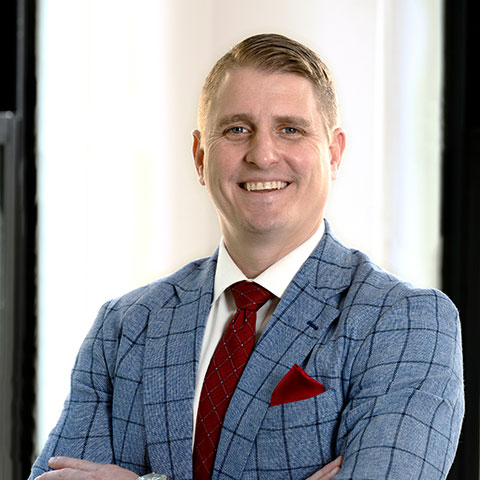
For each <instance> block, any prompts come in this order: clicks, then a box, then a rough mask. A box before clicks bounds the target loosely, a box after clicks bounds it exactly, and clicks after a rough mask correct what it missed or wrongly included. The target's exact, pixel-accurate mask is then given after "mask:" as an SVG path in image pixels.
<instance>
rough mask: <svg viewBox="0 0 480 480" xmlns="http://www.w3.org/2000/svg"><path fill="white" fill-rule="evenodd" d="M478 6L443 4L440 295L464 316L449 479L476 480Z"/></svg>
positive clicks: (473, 2) (469, 1)
mask: <svg viewBox="0 0 480 480" xmlns="http://www.w3.org/2000/svg"><path fill="white" fill-rule="evenodd" d="M479 22H480V7H479V3H478V1H477V0H445V37H444V38H445V75H444V80H445V83H444V85H445V87H444V132H443V138H444V149H443V185H442V199H443V201H442V234H443V245H444V246H443V271H442V281H443V290H444V291H445V293H447V294H448V295H449V296H450V297H451V298H452V300H453V301H454V302H455V304H456V305H457V307H458V309H459V311H460V319H461V324H462V335H463V349H464V354H463V355H464V374H465V399H466V413H465V419H464V424H463V429H462V435H461V437H460V445H459V449H458V452H457V456H456V459H455V463H454V465H453V467H452V470H451V472H450V474H449V476H448V478H449V480H460V479H462V480H465V479H470V478H471V479H475V478H479V448H480V445H479V406H480V398H479V358H480V349H479V319H480V303H479V301H480V89H479V85H480V74H479V69H478V67H477V64H478V47H479V46H480V33H479V29H478V24H479Z"/></svg>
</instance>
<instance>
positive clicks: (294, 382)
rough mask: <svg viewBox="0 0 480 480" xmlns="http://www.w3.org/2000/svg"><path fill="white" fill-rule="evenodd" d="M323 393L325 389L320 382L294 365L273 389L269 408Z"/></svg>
mask: <svg viewBox="0 0 480 480" xmlns="http://www.w3.org/2000/svg"><path fill="white" fill-rule="evenodd" d="M324 391H325V387H324V386H323V385H322V384H321V383H320V382H317V381H316V380H314V379H313V378H312V377H310V376H309V375H307V374H306V373H305V371H304V370H303V369H302V368H301V367H300V366H299V365H297V364H295V365H294V366H293V367H292V368H291V369H290V370H289V371H288V372H287V374H286V375H285V376H284V377H283V378H282V379H281V380H280V382H279V383H278V385H277V386H276V387H275V390H274V391H273V393H272V398H271V399H270V406H271V407H274V406H275V405H282V404H283V403H290V402H298V401H299V400H306V399H307V398H311V397H315V396H316V395H319V394H320V393H323V392H324Z"/></svg>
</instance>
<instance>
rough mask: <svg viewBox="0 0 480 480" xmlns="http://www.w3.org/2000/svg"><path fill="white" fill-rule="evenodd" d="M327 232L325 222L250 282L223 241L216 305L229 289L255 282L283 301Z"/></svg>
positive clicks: (221, 243)
mask: <svg viewBox="0 0 480 480" xmlns="http://www.w3.org/2000/svg"><path fill="white" fill-rule="evenodd" d="M324 231H325V225H324V222H323V221H322V222H321V223H320V227H319V228H318V230H317V231H316V232H315V233H314V234H313V235H312V236H311V237H310V238H309V239H308V240H306V241H305V242H303V243H302V244H301V245H299V246H298V247H297V248H295V250H292V251H291V252H290V253H288V254H287V255H285V256H284V257H282V258H281V259H280V260H278V261H277V262H276V263H274V264H273V265H271V266H270V267H268V268H267V269H266V270H265V271H264V272H262V273H261V274H260V275H259V276H258V277H256V278H254V279H249V278H247V277H246V276H245V275H244V274H243V272H242V271H241V270H240V269H239V268H238V267H237V265H236V264H235V262H234V261H233V260H232V257H230V254H229V253H228V251H227V248H226V247H225V243H224V241H223V238H222V240H221V241H220V246H219V251H218V261H217V268H216V271H215V287H214V297H213V301H214V302H215V301H217V299H218V297H220V295H221V294H222V293H223V292H224V291H225V290H226V289H227V288H228V287H229V286H230V285H233V284H234V283H236V282H240V281H242V280H251V281H255V282H256V283H258V284H259V285H261V286H262V287H263V288H266V289H267V290H268V291H270V292H272V293H273V294H274V295H275V296H276V297H278V298H281V296H282V295H283V293H284V292H285V290H286V289H287V287H288V285H289V283H290V282H291V281H292V279H293V277H294V276H295V274H296V273H297V272H298V270H299V269H300V267H301V266H302V265H303V264H304V263H305V261H306V260H307V258H308V257H309V256H310V254H311V253H312V252H313V249H314V248H315V246H316V245H317V244H318V242H319V241H320V239H321V238H322V236H323V233H324Z"/></svg>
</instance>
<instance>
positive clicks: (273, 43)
mask: <svg viewBox="0 0 480 480" xmlns="http://www.w3.org/2000/svg"><path fill="white" fill-rule="evenodd" d="M242 67H247V68H253V69H256V70H260V71H263V72H266V73H294V74H297V75H300V76H302V77H305V78H307V79H308V80H310V81H311V82H312V85H313V89H314V92H315V94H316V96H317V99H318V102H319V108H320V113H321V114H322V116H323V118H324V122H325V126H326V128H327V131H329V132H331V131H332V130H333V129H334V128H335V127H336V126H337V124H338V106H337V96H336V93H335V84H334V81H333V78H332V75H331V73H330V71H329V69H328V67H327V66H326V65H325V63H323V62H322V60H321V59H320V58H319V57H318V55H317V54H316V53H315V52H314V51H313V50H310V49H309V48H308V47H306V46H305V45H302V44H301V43H299V42H297V41H295V40H292V39H290V38H288V37H285V36H283V35H279V34H275V33H267V34H259V35H254V36H252V37H249V38H246V39H245V40H243V41H242V42H240V43H238V44H237V45H235V46H234V47H233V48H232V49H231V50H230V51H228V52H227V53H226V54H225V55H224V56H223V57H222V58H220V60H218V61H217V63H216V64H215V66H214V67H213V68H212V70H211V71H210V73H209V74H208V75H207V78H206V79H205V83H204V85H203V89H202V94H201V97H200V105H199V108H198V128H199V129H200V131H201V132H204V131H205V128H206V125H207V118H208V113H209V111H210V107H211V104H212V101H213V99H214V97H215V94H216V92H217V91H218V88H219V85H220V83H221V82H222V80H223V79H224V77H225V74H226V73H227V72H228V71H231V70H234V69H236V68H242Z"/></svg>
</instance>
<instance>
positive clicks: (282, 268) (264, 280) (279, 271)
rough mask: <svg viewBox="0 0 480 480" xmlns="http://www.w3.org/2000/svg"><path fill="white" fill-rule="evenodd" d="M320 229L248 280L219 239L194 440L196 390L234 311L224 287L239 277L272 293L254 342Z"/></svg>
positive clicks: (260, 313)
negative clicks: (272, 295)
mask: <svg viewBox="0 0 480 480" xmlns="http://www.w3.org/2000/svg"><path fill="white" fill-rule="evenodd" d="M324 230H325V226H324V223H323V221H322V222H321V223H320V227H319V229H318V230H317V231H316V232H315V233H314V234H313V235H312V236H311V237H310V238H309V239H308V240H306V241H305V242H304V243H302V244H301V245H299V246H298V247H297V248H296V249H295V250H292V251H291V252H290V253H289V254H287V255H285V256H284V257H283V258H281V259H280V260H278V262H276V263H274V264H273V265H271V266H270V267H268V268H267V269H266V270H265V271H264V272H262V273H261V274H260V275H259V276H258V277H256V278H254V279H249V278H247V277H246V276H245V275H244V274H243V273H242V271H241V270H240V269H239V268H238V267H237V265H236V264H235V262H234V261H233V260H232V257H230V255H229V253H228V252H227V249H226V247H225V244H224V242H223V239H222V240H221V241H220V246H219V251H218V261H217V268H216V270H215V285H214V292H213V302H212V305H211V307H210V313H209V315H208V319H207V324H206V326H205V334H204V337H203V342H202V350H201V352H200V361H199V364H198V374H197V380H196V383H195V397H194V400H193V438H194V439H195V426H196V420H197V410H198V403H199V401H200V393H201V390H202V386H203V380H204V378H205V374H206V373H207V369H208V365H209V363H210V360H211V358H212V356H213V353H214V352H215V349H216V348H217V345H218V343H219V341H220V339H221V338H222V336H223V334H224V333H225V331H226V330H227V327H228V324H229V323H230V320H231V319H232V318H233V316H234V314H235V312H236V311H237V307H236V305H235V300H234V299H233V295H232V293H231V291H230V290H229V288H228V287H230V285H233V284H234V283H236V282H240V281H242V280H248V281H255V282H256V283H258V284H259V285H261V286H262V287H263V288H266V289H267V290H268V291H270V292H271V293H273V294H274V295H275V297H274V298H272V299H270V300H268V301H267V302H266V303H265V305H263V306H262V307H261V308H260V309H259V310H258V312H257V326H256V337H255V341H257V340H258V339H259V337H260V335H261V334H262V332H263V331H264V330H265V327H266V326H267V323H268V321H269V320H270V317H271V316H272V313H273V311H274V310H275V307H276V306H277V305H278V302H279V301H280V298H281V297H282V295H283V293H284V292H285V290H286V289H287V287H288V284H289V283H290V282H291V281H292V279H293V277H294V276H295V274H296V273H297V272H298V270H299V269H300V267H301V266H302V265H303V264H304V263H305V261H306V260H307V258H308V257H309V256H310V254H311V253H312V251H313V249H314V248H315V247H316V245H317V244H318V242H319V241H320V239H321V238H322V235H323V232H324Z"/></svg>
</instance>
